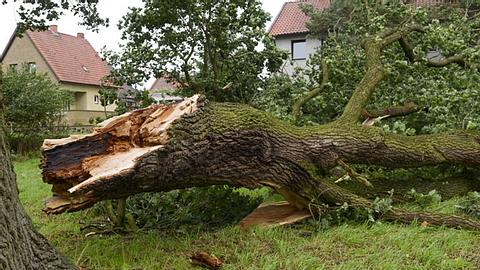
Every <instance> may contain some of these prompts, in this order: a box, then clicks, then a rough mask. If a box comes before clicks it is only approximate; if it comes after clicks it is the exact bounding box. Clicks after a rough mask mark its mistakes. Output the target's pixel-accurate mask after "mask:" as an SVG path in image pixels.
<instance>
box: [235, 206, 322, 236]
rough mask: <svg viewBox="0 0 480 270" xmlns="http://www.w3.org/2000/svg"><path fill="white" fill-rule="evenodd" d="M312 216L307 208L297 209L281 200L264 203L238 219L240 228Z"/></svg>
mask: <svg viewBox="0 0 480 270" xmlns="http://www.w3.org/2000/svg"><path fill="white" fill-rule="evenodd" d="M310 217H312V214H311V212H310V211H309V210H308V209H298V208H297V207H295V206H293V205H292V204H290V203H288V202H286V201H283V202H274V203H264V204H261V205H260V206H259V207H258V208H257V209H255V210H254V211H253V212H252V213H251V214H250V215H248V216H247V217H245V218H244V219H243V220H242V221H240V224H239V225H240V229H242V230H244V229H247V228H249V227H251V226H255V225H256V226H262V227H274V226H281V225H288V224H294V223H297V222H300V221H302V220H305V219H307V218H310Z"/></svg>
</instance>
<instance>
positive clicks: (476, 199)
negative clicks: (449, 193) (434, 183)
mask: <svg viewBox="0 0 480 270" xmlns="http://www.w3.org/2000/svg"><path fill="white" fill-rule="evenodd" d="M456 207H457V209H458V210H460V211H461V212H463V213H465V214H467V215H470V216H473V217H476V218H480V193H479V192H476V191H475V192H470V193H468V194H467V196H465V197H464V198H463V199H462V200H461V201H460V203H459V204H458V205H456Z"/></svg>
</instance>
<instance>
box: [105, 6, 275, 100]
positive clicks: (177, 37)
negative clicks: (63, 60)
mask: <svg viewBox="0 0 480 270" xmlns="http://www.w3.org/2000/svg"><path fill="white" fill-rule="evenodd" d="M269 18H270V16H269V15H268V13H266V12H265V11H263V10H262V7H261V3H260V2H259V1H257V0H249V1H245V0H221V1H213V0H182V1H160V0H154V1H145V5H144V7H142V8H132V9H131V10H130V12H129V13H128V14H127V15H126V16H125V17H124V19H123V21H122V22H121V23H120V24H119V27H120V29H122V31H123V35H122V39H123V40H124V41H125V42H126V44H125V45H124V46H123V47H122V50H121V52H120V54H115V53H112V52H110V53H108V54H107V56H108V57H107V59H108V60H109V61H110V62H111V63H112V64H113V65H114V66H115V67H116V68H118V69H117V70H116V73H114V74H115V75H117V78H122V79H125V80H127V82H128V83H136V82H140V81H143V80H145V78H149V76H151V75H154V76H156V77H157V78H158V77H165V78H168V79H169V80H172V81H174V82H175V83H176V84H177V85H179V86H181V87H182V88H183V89H184V94H186V95H191V94H193V93H203V94H205V95H206V96H207V97H208V98H210V99H213V100H217V101H236V102H243V103H246V102H249V101H250V100H251V99H252V98H253V97H254V95H255V93H256V90H257V88H258V87H260V86H261V82H262V78H264V77H265V75H266V74H267V73H266V72H275V71H277V70H278V69H279V67H280V65H281V64H282V59H283V58H284V53H281V52H279V51H278V50H277V49H276V48H275V46H274V44H273V42H272V40H271V39H270V38H269V37H268V36H267V35H266V30H265V24H266V22H267V20H268V19H269ZM262 44H263V46H264V47H263V48H260V47H261V45H262Z"/></svg>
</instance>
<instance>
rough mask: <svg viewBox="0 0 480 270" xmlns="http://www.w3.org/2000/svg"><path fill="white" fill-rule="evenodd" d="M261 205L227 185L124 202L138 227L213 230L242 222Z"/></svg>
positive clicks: (155, 195) (133, 198) (180, 191)
mask: <svg viewBox="0 0 480 270" xmlns="http://www.w3.org/2000/svg"><path fill="white" fill-rule="evenodd" d="M261 202H262V197H260V196H259V197H253V196H249V195H242V194H241V193H239V192H237V191H236V190H235V189H233V188H230V187H227V186H213V187H207V188H191V189H186V190H174V191H171V192H165V193H143V194H138V195H134V196H132V197H130V198H128V200H127V213H130V214H131V215H132V216H133V218H134V219H135V221H136V224H137V226H138V227H139V228H169V227H178V226H181V225H201V226H209V227H212V226H213V227H215V226H220V225H224V224H229V223H234V222H238V221H239V220H241V219H242V218H243V217H245V216H246V215H248V214H249V213H250V212H251V211H253V209H255V208H256V207H257V206H258V205H259V204H260V203H261Z"/></svg>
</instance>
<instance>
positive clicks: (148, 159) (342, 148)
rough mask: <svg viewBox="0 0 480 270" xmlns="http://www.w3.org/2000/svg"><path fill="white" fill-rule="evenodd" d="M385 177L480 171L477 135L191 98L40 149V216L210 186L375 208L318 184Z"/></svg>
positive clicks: (464, 223)
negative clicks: (331, 177)
mask: <svg viewBox="0 0 480 270" xmlns="http://www.w3.org/2000/svg"><path fill="white" fill-rule="evenodd" d="M340 160H341V161H342V162H347V163H350V164H370V165H378V166H385V167H391V168H399V167H402V168H411V167H419V166H430V165H438V164H452V165H454V164H464V165H469V166H475V167H478V166H479V165H480V134H479V133H467V132H458V133H448V134H438V135H424V136H415V137H407V136H401V135H396V134H388V133H386V132H384V131H383V130H382V129H380V128H376V127H368V126H362V125H360V124H351V123H348V124H343V123H342V122H333V123H331V124H328V125H323V126H314V127H296V126H294V125H292V124H290V123H288V122H283V121H280V120H278V119H275V118H273V117H271V116H270V115H268V114H267V113H264V112H261V111H259V110H256V109H253V108H251V107H248V106H244V105H236V104H211V103H208V102H207V101H206V100H205V99H204V98H203V97H199V96H194V97H192V98H190V99H186V100H185V101H183V102H181V103H178V104H175V105H171V106H166V105H155V106H152V107H149V108H146V109H142V110H137V111H134V112H131V113H127V114H125V115H122V116H119V117H116V118H113V119H111V120H109V121H107V122H104V123H103V124H102V126H101V127H98V128H97V129H96V130H95V132H94V133H93V134H91V135H87V136H84V137H77V138H68V139H63V140H49V141H45V143H44V145H43V147H42V169H43V179H44V181H45V182H47V183H50V184H52V185H53V189H52V191H53V195H54V196H53V198H52V199H50V200H49V201H47V203H46V207H45V212H47V213H50V214H52V213H53V214H57V213H61V212H64V211H77V210H81V209H84V208H87V207H90V206H92V205H93V204H95V203H96V202H98V201H101V200H106V199H115V198H123V197H126V196H129V195H132V194H136V193H141V192H155V191H156V192H161V191H169V190H174V189H182V188H189V187H199V186H209V185H224V184H226V185H231V186H237V187H247V188H251V189H253V188H259V187H264V186H267V187H271V188H273V189H274V190H276V191H277V192H278V193H280V194H282V195H283V196H284V197H285V198H286V199H287V200H288V201H289V202H290V203H291V204H292V205H295V206H296V207H298V208H300V209H302V208H306V207H308V206H309V205H310V204H317V205H323V204H325V205H331V206H335V205H341V204H343V203H347V204H348V205H350V206H352V207H354V208H368V209H373V208H374V204H373V203H372V202H371V201H369V200H367V199H365V198H362V197H360V196H357V195H354V194H353V193H351V192H349V191H348V190H346V189H343V188H341V187H340V186H338V185H335V184H333V183H331V182H330V181H328V180H326V178H323V177H322V176H323V175H325V174H326V172H328V171H329V170H330V169H331V168H332V167H334V166H336V165H337V163H338V161H340ZM375 215H376V216H377V217H382V218H385V219H391V220H399V221H401V222H411V221H413V220H416V219H418V220H420V221H427V222H428V223H429V224H432V225H445V226H451V227H464V228H468V229H480V223H478V222H474V221H471V220H468V219H465V218H462V217H455V216H442V215H433V214H428V213H417V212H407V211H404V210H401V209H395V208H391V209H388V210H387V211H385V212H382V213H375Z"/></svg>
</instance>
